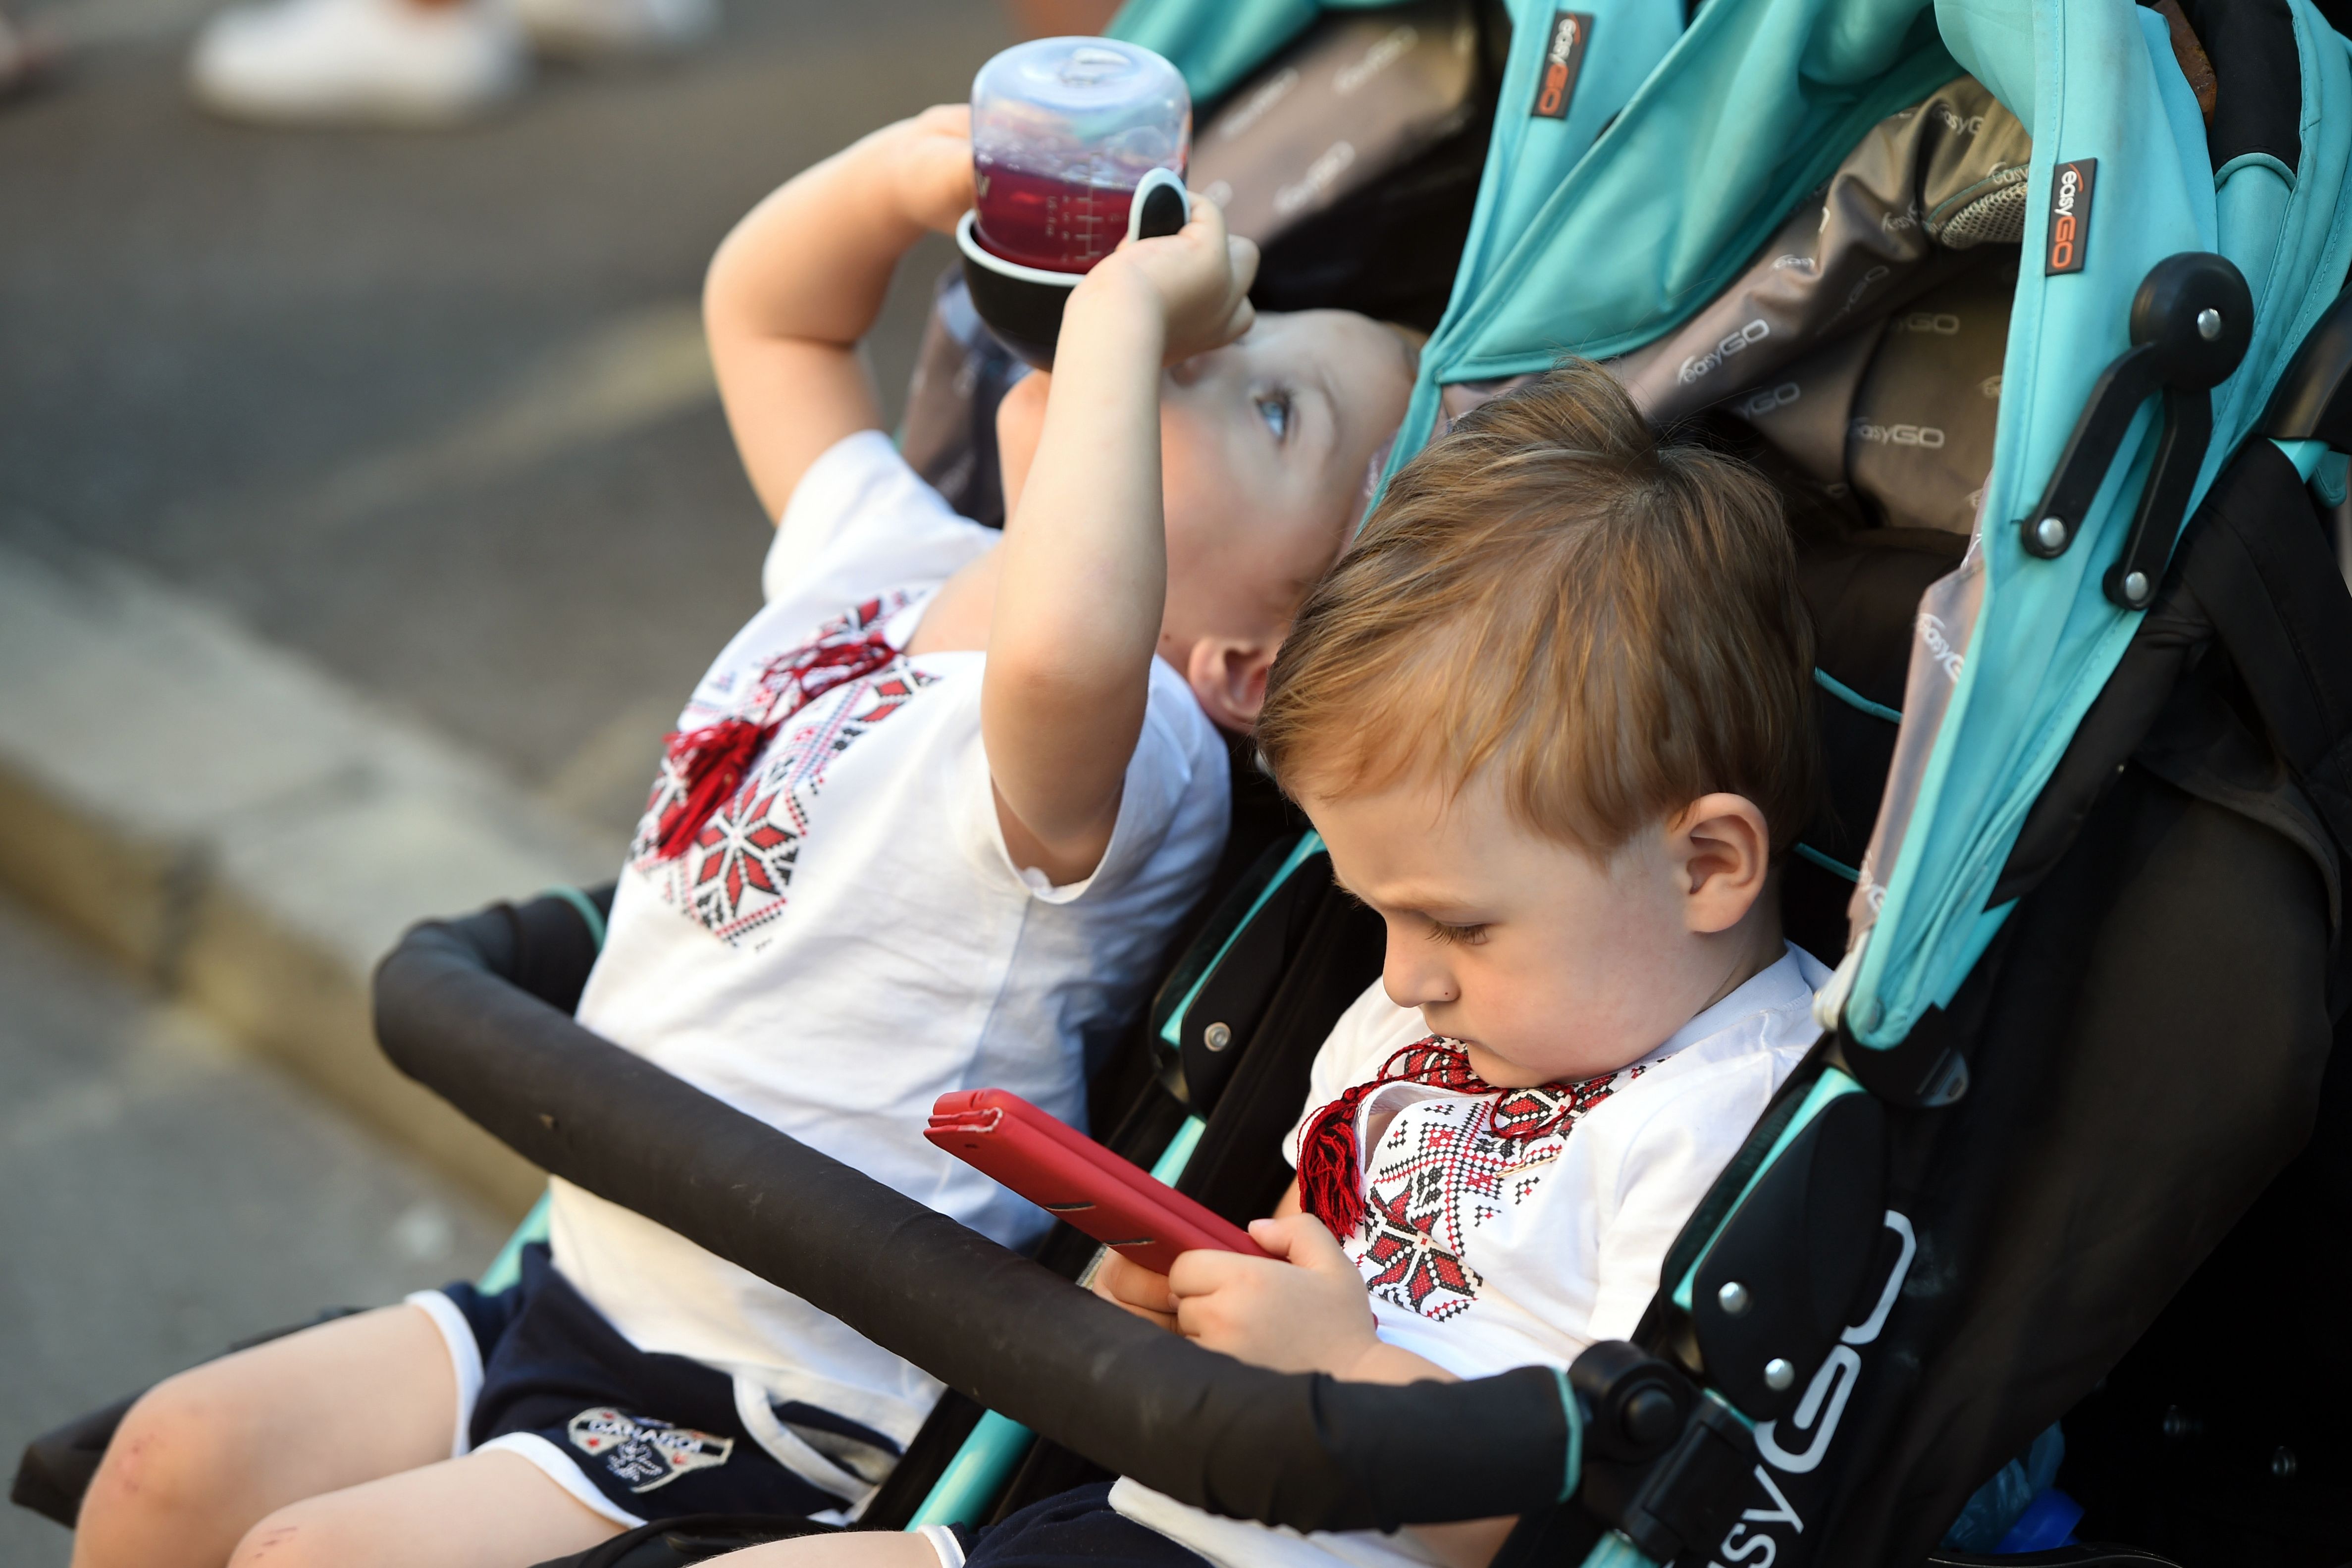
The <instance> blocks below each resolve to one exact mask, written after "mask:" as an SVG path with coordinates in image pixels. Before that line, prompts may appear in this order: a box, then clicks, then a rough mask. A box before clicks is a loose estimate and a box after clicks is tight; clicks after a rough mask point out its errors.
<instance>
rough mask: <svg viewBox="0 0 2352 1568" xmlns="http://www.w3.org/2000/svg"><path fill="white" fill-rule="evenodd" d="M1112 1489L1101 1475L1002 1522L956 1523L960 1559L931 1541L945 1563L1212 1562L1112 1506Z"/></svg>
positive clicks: (1030, 1566)
mask: <svg viewBox="0 0 2352 1568" xmlns="http://www.w3.org/2000/svg"><path fill="white" fill-rule="evenodd" d="M1110 1489H1111V1483H1110V1482H1108V1481H1097V1482H1096V1483H1095V1484H1094V1485H1093V1486H1090V1487H1079V1488H1076V1489H1074V1490H1071V1491H1066V1492H1064V1493H1062V1494H1061V1495H1060V1496H1059V1497H1049V1498H1047V1499H1046V1500H1045V1501H1044V1502H1037V1503H1031V1504H1030V1505H1029V1506H1028V1507H1027V1508H1024V1509H1023V1510H1021V1511H1020V1512H1019V1513H1016V1514H1013V1516H1012V1517H1011V1518H1009V1519H1007V1520H1006V1521H1004V1522H1003V1523H1002V1524H990V1525H982V1526H981V1527H980V1528H979V1529H976V1530H975V1529H973V1528H971V1526H969V1525H961V1524H960V1525H957V1526H956V1527H955V1529H954V1530H953V1531H951V1532H950V1533H952V1534H953V1536H954V1537H955V1544H956V1545H957V1546H958V1547H960V1548H961V1549H962V1552H963V1560H962V1563H961V1564H958V1563H947V1562H944V1559H945V1558H946V1557H947V1555H948V1553H947V1551H946V1550H945V1548H944V1545H943V1543H942V1542H940V1540H939V1539H938V1537H937V1536H936V1535H933V1536H932V1542H931V1543H932V1546H933V1548H934V1549H935V1550H938V1551H939V1552H940V1557H941V1559H942V1560H943V1561H942V1565H941V1568H1075V1565H1076V1564H1080V1563H1085V1564H1088V1565H1089V1568H1099V1565H1100V1564H1103V1563H1119V1564H1125V1565H1127V1568H1208V1559H1206V1558H1204V1557H1202V1555H1201V1554H1200V1553H1199V1552H1194V1551H1193V1550H1192V1548H1190V1547H1187V1546H1180V1545H1178V1544H1177V1543H1176V1542H1172V1541H1171V1540H1169V1539H1168V1538H1167V1537H1166V1536H1164V1535H1162V1534H1160V1532H1159V1531H1156V1530H1154V1529H1152V1528H1151V1527H1150V1526H1149V1525H1144V1524H1138V1523H1136V1522H1135V1521H1133V1520H1131V1519H1129V1518H1128V1517H1127V1515H1125V1514H1123V1513H1121V1512H1119V1511H1118V1510H1116V1509H1114V1508H1112V1507H1111V1506H1110ZM925 1533H927V1534H929V1533H930V1532H929V1531H926V1532H925Z"/></svg>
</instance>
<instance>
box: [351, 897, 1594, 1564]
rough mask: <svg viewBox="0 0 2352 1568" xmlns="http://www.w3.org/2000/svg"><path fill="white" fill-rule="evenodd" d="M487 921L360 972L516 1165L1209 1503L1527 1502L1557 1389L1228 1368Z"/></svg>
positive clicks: (1399, 1514) (1372, 1522)
mask: <svg viewBox="0 0 2352 1568" xmlns="http://www.w3.org/2000/svg"><path fill="white" fill-rule="evenodd" d="M511 943H512V939H511V936H510V928H509V926H508V924H507V923H506V922H505V921H502V920H499V919H497V918H494V917H491V918H486V917H480V916H477V917H475V918H474V919H472V920H467V921H452V922H446V923H445V922H435V923H428V924H425V925H420V926H417V927H415V928H414V929H413V930H411V931H409V932H408V933H407V935H406V936H405V937H404V938H403V939H402V941H401V943H400V945H399V946H398V947H396V948H395V949H394V950H393V952H392V953H391V955H390V956H389V957H387V958H386V959H385V960H384V961H383V964H382V965H381V966H379V968H378V969H377V971H376V979H375V1024H376V1034H377V1037H378V1038H379V1039H380V1040H381V1042H382V1043H383V1049H384V1053H385V1054H386V1055H387V1056H388V1057H390V1058H392V1060H393V1062H394V1065H396V1066H397V1067H398V1068H400V1069H401V1070H402V1071H403V1072H404V1073H406V1074H408V1075H409V1076H410V1077H411V1078H414V1079H416V1080H417V1081H419V1082H420V1083H423V1084H425V1086H426V1087H427V1088H430V1089H434V1090H435V1091H436V1092H437V1093H439V1094H441V1095H442V1096H443V1097H444V1098H445V1099H446V1100H449V1101H450V1103H451V1104H453V1105H455V1106H456V1107H457V1109H458V1110H461V1111H463V1112H465V1113H466V1114H467V1116H469V1117H471V1118H472V1119H473V1120H474V1121H477V1122H478V1123H480V1124H481V1126H482V1127H484V1128H485V1129H487V1130H488V1131H489V1132H491V1133H492V1134H493V1135H494V1136H496V1137H498V1138H499V1139H500V1140H502V1141H503V1142H506V1143H507V1144H508V1145H509V1147H511V1148H513V1149H514V1150H515V1152H518V1153H520V1154H521V1155H522V1156H523V1157H524V1158H526V1159H528V1160H531V1161H533V1162H535V1163H538V1164H540V1165H541V1166H543V1167H545V1168H546V1169H547V1170H548V1171H549V1172H551V1173H553V1174H555V1175H558V1176H561V1177H562V1178H563V1179H564V1180H566V1181H569V1182H572V1183H575V1184H578V1185H580V1186H582V1187H584V1188H586V1189H587V1190H588V1191H590V1192H593V1193H595V1194H598V1195H599V1196H601V1197H604V1198H607V1199H609V1200H611V1201H612V1202H614V1203H617V1204H620V1205H624V1206H625V1207H627V1208H630V1209H633V1210H635V1211H636V1212H637V1213H639V1214H642V1215H646V1217H648V1218H650V1219H652V1220H655V1221H656V1222H657V1223H659V1224H661V1225H665V1226H669V1227H670V1228H671V1229H673V1230H675V1231H677V1233H678V1234H679V1235H681V1236H684V1237H688V1239H689V1240H691V1241H694V1242H695V1243H697V1244H698V1245H699V1246H701V1247H707V1248H709V1250H710V1251H712V1252H714V1253H716V1254H717V1255H719V1257H721V1258H727V1259H729V1260H730V1261H731V1262H734V1263H736V1264H739V1265H740V1266H741V1267H743V1268H747V1269H749V1270H751V1272H752V1273H754V1274H756V1275H758V1276H760V1277H761V1279H767V1280H770V1281H772V1283H774V1284H776V1285H778V1286H781V1287H782V1288H783V1289H787V1290H790V1291H792V1292H793V1293H794V1294H795V1295H798V1296H800V1297H802V1298H803V1299H804V1300H808V1301H810V1302H811V1303H813V1304H814V1305H815V1306H817V1307H819V1308H820V1309H822V1310H824V1311H827V1312H830V1313H832V1314H834V1315H835V1317H838V1318H840V1319H841V1320H843V1321H845V1322H846V1323H848V1324H849V1325H850V1326H851V1327H853V1328H855V1329H856V1330H857V1331H859V1332H861V1333H864V1334H866V1336H867V1337H869V1338H871V1339H872V1340H874V1341H875V1342H877V1343H879V1344H881V1345H883V1346H885V1347H887V1349H889V1350H891V1351H893V1352H897V1353H898V1354H899V1355H902V1356H905V1357H906V1358H907V1359H908V1360H909V1361H911V1362H913V1363H915V1364H916V1365H918V1366H920V1367H922V1368H924V1369H925V1370H926V1371H928V1372H929V1373H931V1374H932V1375H934V1376H936V1377H938V1378H940V1379H941V1380H942V1381H943V1382H945V1383H947V1384H950V1386H951V1387H954V1388H957V1389H960V1390H961V1391H962V1392H963V1393H965V1394H969V1395H971V1397H972V1398H974V1399H977V1400H979V1401H981V1402H982V1404H984V1405H988V1406H989V1407H990V1408H991V1409H993V1410H997V1411H1001V1412H1002V1413H1003V1414H1004V1415H1008V1416H1010V1417H1011V1418H1012V1419H1013V1420H1015V1421H1018V1422H1020V1423H1021V1424H1022V1425H1024V1426H1028V1427H1031V1428H1032V1429H1034V1430H1035V1431H1038V1432H1040V1433H1043V1434H1044V1435H1045V1436H1049V1437H1051V1438H1053V1439H1054V1440H1055V1441H1056V1442H1059V1443H1061V1444H1063V1445H1064V1446H1065V1447H1069V1448H1071V1449H1073V1450H1075V1451H1076V1452H1077V1453H1079V1454H1082V1455H1085V1456H1086V1457H1087V1458H1091V1459H1093V1460H1095V1461H1096V1462H1097V1463H1098V1464H1101V1465H1104V1466H1107V1467H1108V1468H1111V1469H1114V1470H1117V1471H1118V1472H1119V1473H1120V1474H1122V1475H1127V1476H1132V1477H1134V1478H1135V1479H1137V1480H1139V1481H1141V1482H1142V1483H1143V1484H1145V1485H1146V1486H1150V1487H1152V1488H1154V1489H1157V1490H1160V1491H1162V1492H1165V1493H1167V1494H1168V1495H1170V1496H1171V1497H1173V1498H1176V1499H1179V1500H1181V1501H1184V1502H1188V1503H1192V1504H1194V1505H1196V1506H1199V1507H1202V1508H1205V1509H1208V1510H1211V1511H1213V1512H1216V1513H1222V1514H1226V1515H1229V1516H1233V1517H1236V1518H1244V1519H1255V1520H1258V1521H1263V1522H1265V1523H1269V1524H1286V1525H1289V1526H1291V1527H1293V1528H1295V1529H1299V1530H1346V1529H1368V1528H1372V1529H1390V1528H1393V1527H1395V1526H1396V1525H1398V1524H1402V1523H1413V1522H1429V1523H1433V1522H1439V1521H1448V1520H1461V1519H1479V1518H1486V1517H1491V1516H1496V1515H1506V1514H1521V1513H1526V1512H1528V1511H1530V1510H1537V1509H1548V1508H1549V1507H1550V1506H1551V1505H1553V1504H1554V1503H1555V1502H1557V1501H1558V1500H1559V1499H1560V1498H1561V1497H1562V1495H1563V1493H1564V1491H1565V1490H1566V1489H1567V1487H1568V1486H1570V1485H1572V1484H1573V1481H1574V1477H1573V1476H1571V1475H1570V1472H1569V1468H1568V1466H1569V1453H1570V1449H1569V1429H1568V1416H1567V1415H1566V1412H1565V1410H1564V1408H1563V1406H1562V1404H1561V1389H1562V1387H1563V1384H1562V1383H1561V1381H1560V1380H1559V1377H1558V1375H1557V1374H1555V1373H1553V1372H1551V1371H1550V1370H1549V1369H1546V1368H1538V1367H1523V1368H1519V1369H1517V1370H1516V1371H1513V1372H1509V1373H1504V1374H1503V1375H1501V1376H1499V1377H1489V1378H1481V1379H1478V1380H1475V1381H1474V1382H1469V1383H1456V1384H1440V1383H1418V1384H1411V1385H1408V1386H1405V1387H1383V1386H1377V1385H1373V1384H1355V1383H1341V1382H1339V1381H1337V1380H1335V1379H1333V1378H1330V1377H1328V1376H1325V1375H1322V1374H1320V1373H1317V1374H1314V1375H1292V1374H1285V1373H1274V1372H1268V1371H1265V1370H1264V1369H1262V1368H1258V1367H1252V1366H1248V1365H1244V1363H1240V1362H1238V1361H1234V1360H1233V1359H1232V1358H1230V1357H1227V1356H1223V1355H1220V1354H1217V1353H1215V1352H1210V1351H1205V1350H1202V1349H1201V1348H1200V1347H1198V1346H1196V1345H1193V1344H1192V1343H1190V1342H1186V1341H1184V1340H1181V1339H1178V1338H1177V1337H1175V1336H1174V1335H1171V1334H1168V1333H1165V1332H1163V1331H1160V1330H1158V1329H1155V1328H1153V1327H1151V1326H1150V1325H1149V1324H1147V1323H1145V1322H1143V1321H1140V1320H1139V1319H1136V1318H1132V1317H1129V1316H1128V1315H1127V1314H1126V1313H1124V1312H1121V1311H1119V1310H1118V1309H1117V1308H1114V1307H1112V1306H1110V1305H1109V1304H1108V1303H1107V1302H1104V1301H1101V1300H1097V1299H1096V1298H1095V1297H1093V1296H1092V1295H1090V1294H1088V1293H1087V1292H1086V1291H1083V1290H1080V1289H1076V1287H1074V1286H1072V1285H1071V1284H1070V1283H1069V1282H1068V1281H1067V1280H1065V1279H1061V1278H1059V1277H1058V1276H1056V1275H1055V1274H1053V1273H1051V1272H1049V1271H1047V1270H1046V1269H1045V1268H1041V1267H1039V1266H1038V1265H1037V1264H1035V1263H1033V1262H1031V1261H1030V1260H1029V1259H1027V1258H1023V1257H1020V1256H1019V1255H1017V1254H1015V1253H1013V1252H1011V1251H1009V1250H1007V1249H1006V1248H1004V1247H999V1246H997V1245H996V1244H995V1243H994V1242H992V1241H990V1240H988V1239H987V1238H986V1237H982V1236H980V1235H978V1234H977V1233H975V1232H973V1231H971V1230H969V1229H967V1228H965V1227H964V1226H961V1225H959V1224H957V1223H956V1222H955V1221H953V1220H950V1219H949V1218H947V1217H946V1216H945V1215H940V1214H936V1213H934V1212H933V1211H931V1210H930V1209H928V1208H926V1207H924V1206H923V1205H920V1204H919V1203H916V1202H915V1201H914V1200H913V1199H911V1198H908V1197H906V1196H904V1195H903V1194H899V1193H898V1192H897V1191H895V1190H894V1189H892V1188H890V1187H887V1186H884V1185H883V1184H880V1183H878V1182H876V1181H874V1180H872V1179H871V1178H869V1177H867V1176H865V1175H863V1174H861V1173H858V1172H856V1171H854V1170H852V1169H850V1168H849V1167H848V1166H846V1165H845V1164H843V1163H840V1162H838V1161H836V1160H833V1159H831V1158H828V1157H827V1156H825V1155H824V1154H821V1153H819V1152H816V1151H815V1150H814V1149H811V1148H809V1147H807V1146H806V1145H805V1144H803V1143H801V1142H797V1141H795V1140H794V1139H792V1138H790V1137H787V1136H786V1135H785V1134H783V1133H782V1132H779V1131H776V1130H775V1129H773V1128H772V1127H769V1126H768V1125H766V1124H765V1123H764V1122H761V1121H757V1120H755V1119H754V1118H752V1117H750V1116H747V1115H744V1114H743V1113H742V1112H740V1111H738V1110H733V1109H732V1108H730V1107H729V1106H728V1105H726V1104H724V1103H723V1102H721V1101H719V1100H715V1099H713V1098H712V1097H710V1096H709V1095H707V1094H705V1093H703V1092H702V1091H701V1090H699V1089H696V1088H694V1087H693V1086H692V1085H690V1084H688V1083H686V1082H685V1081H683V1080H682V1079H677V1078H675V1077H672V1076H671V1075H670V1074H668V1073H666V1072H664V1071H663V1070H662V1069H661V1068H657V1067H656V1066H654V1065H653V1064H652V1063H650V1062H648V1061H646V1059H645V1058H641V1057H638V1056H635V1055H633V1054H632V1053H630V1052H628V1051H625V1050H623V1049H622V1048H621V1047H618V1046H615V1045H614V1044H612V1043H611V1042H610V1041H607V1040H604V1039H603V1038H600V1037H597V1036H596V1035H594V1034H592V1033H591V1032H590V1031H588V1030H587V1029H584V1028H583V1027H582V1026H580V1025H579V1024H577V1023H576V1022H574V1021H573V1020H572V1018H570V1017H568V1016H565V1015H563V1014H562V1013H561V1012H558V1011H556V1010H555V1009H554V1008H552V1007H551V1006H549V1005H547V1004H545V1003H544V1002H541V1001H540V1000H538V999H537V998H535V997H533V996H531V995H530V994H526V993H525V992H523V991H521V990H520V989H518V988H517V987H516V986H514V985H513V984H509V981H508V980H507V979H506V978H504V977H503V975H502V974H501V973H499V972H498V971H499V968H500V967H501V965H502V962H503V961H504V959H505V958H506V957H507V955H508V954H509V952H510V950H511Z"/></svg>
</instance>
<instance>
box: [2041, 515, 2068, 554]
mask: <svg viewBox="0 0 2352 1568" xmlns="http://www.w3.org/2000/svg"><path fill="white" fill-rule="evenodd" d="M2033 542H2034V543H2036V544H2039V545H2040V546H2042V549H2044V550H2051V551H2057V550H2063V549H2065V548H2066V520H2065V519H2063V518H2059V517H2045V518H2043V519H2042V521H2040V522H2037V523H2035V524H2034V525H2033Z"/></svg>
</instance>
